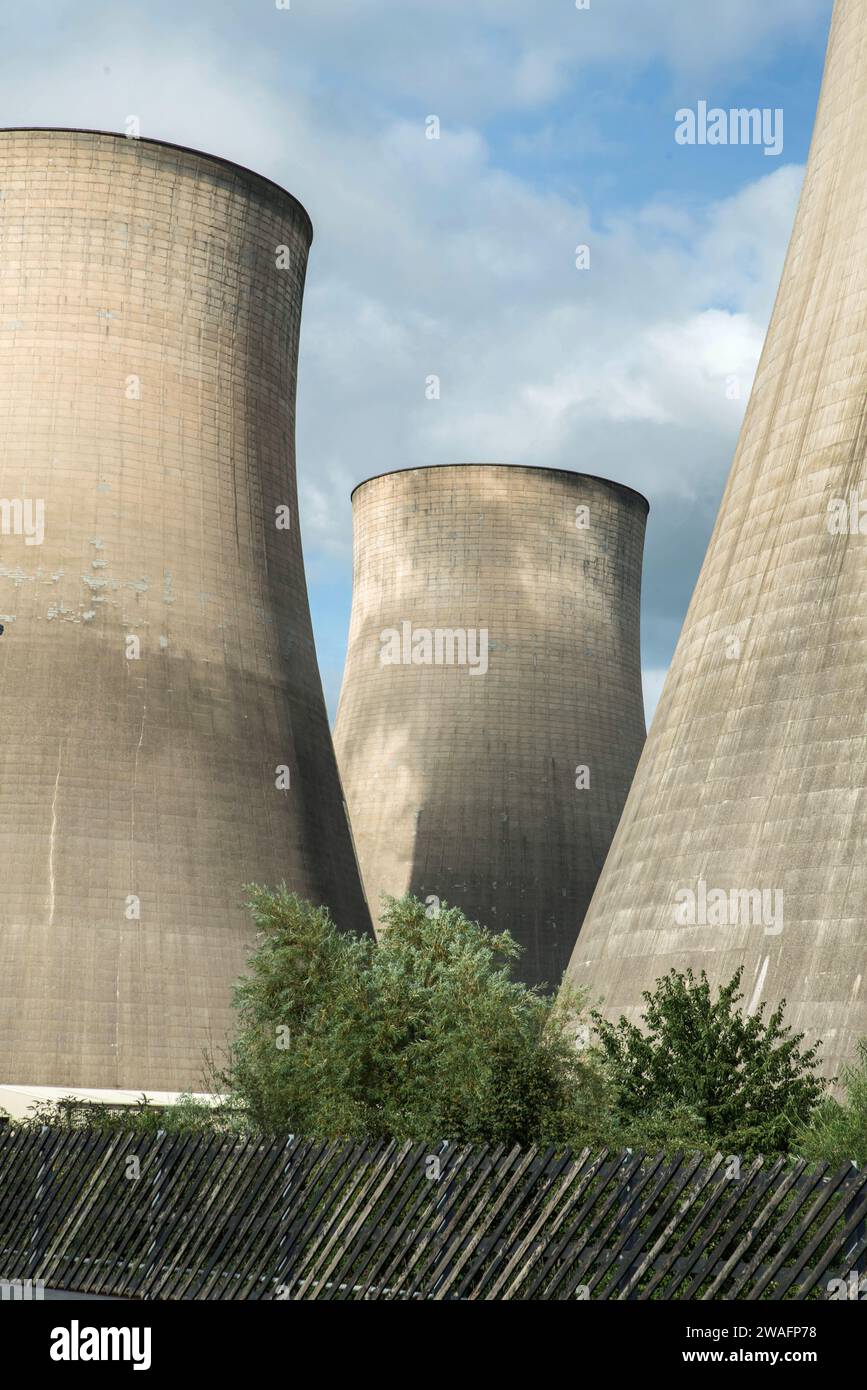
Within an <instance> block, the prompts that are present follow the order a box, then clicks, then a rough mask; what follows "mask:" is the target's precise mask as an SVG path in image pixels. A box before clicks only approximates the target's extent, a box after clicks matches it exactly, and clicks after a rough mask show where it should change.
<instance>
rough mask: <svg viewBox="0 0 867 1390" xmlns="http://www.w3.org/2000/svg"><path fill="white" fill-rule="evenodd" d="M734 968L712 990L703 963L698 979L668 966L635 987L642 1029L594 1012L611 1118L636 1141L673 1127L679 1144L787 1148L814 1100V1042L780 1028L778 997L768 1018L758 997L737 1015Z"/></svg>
mask: <svg viewBox="0 0 867 1390" xmlns="http://www.w3.org/2000/svg"><path fill="white" fill-rule="evenodd" d="M741 975H742V971H741V970H738V971H737V972H736V973H735V974H734V976H733V977H732V979H731V980H730V981H729V982H728V984H727V985H723V986H721V987H720V989H719V990H718V991H717V994H716V997H715V998H714V997H713V994H712V992H711V987H710V983H709V981H708V978H707V976H706V975H705V973H704V971H702V973H701V978H700V980H696V979H695V977H694V975H693V973H692V971H691V970H688V971H687V972H686V974H685V975H683V974H679V973H678V972H677V971H675V970H672V971H671V972H670V974H668V975H664V976H663V977H662V978H661V979H659V980H657V982H656V988H655V990H654V992H653V993H652V994H650V993H647V992H645V994H644V995H643V998H644V1001H645V1009H644V1013H643V1016H642V1017H643V1023H644V1028H643V1029H639V1028H637V1027H636V1026H635V1025H634V1024H632V1023H628V1022H627V1021H626V1019H623V1018H622V1019H621V1020H620V1022H619V1023H616V1024H612V1023H608V1022H606V1020H605V1019H603V1018H602V1017H601V1015H600V1014H598V1013H594V1015H593V1020H594V1023H595V1024H596V1030H597V1035H598V1038H599V1044H600V1047H601V1049H602V1053H603V1057H604V1062H605V1068H606V1071H607V1073H608V1075H609V1077H610V1079H611V1081H612V1083H613V1086H614V1105H615V1109H616V1113H617V1116H618V1119H619V1121H620V1123H621V1124H622V1125H623V1126H624V1127H625V1129H626V1130H627V1131H629V1130H633V1131H634V1133H635V1138H636V1140H637V1142H639V1143H641V1145H642V1147H646V1146H647V1145H646V1137H647V1135H646V1131H647V1130H648V1129H650V1130H651V1131H654V1130H655V1131H658V1134H659V1137H660V1140H661V1139H662V1138H663V1136H664V1135H665V1134H666V1132H667V1131H668V1132H669V1133H670V1134H674V1135H676V1136H677V1137H676V1140H675V1143H676V1146H677V1147H682V1146H686V1147H698V1148H704V1149H707V1148H711V1149H714V1150H716V1149H722V1150H723V1151H724V1152H727V1153H731V1154H754V1153H787V1152H788V1151H789V1149H790V1147H791V1142H792V1137H793V1135H794V1134H795V1133H796V1132H797V1131H798V1130H799V1129H801V1128H802V1127H803V1126H804V1125H805V1124H806V1123H807V1122H808V1120H809V1117H810V1115H811V1113H812V1111H813V1109H814V1108H815V1106H816V1105H817V1104H818V1102H819V1101H820V1100H821V1098H822V1094H823V1091H824V1086H825V1083H824V1082H823V1081H822V1079H821V1078H819V1077H816V1076H814V1075H813V1072H814V1070H815V1068H816V1067H817V1066H818V1065H819V1063H818V1053H819V1048H818V1046H816V1047H812V1048H810V1049H809V1051H807V1052H802V1051H801V1050H800V1047H799V1044H800V1043H801V1041H802V1040H803V1034H802V1033H798V1034H795V1035H794V1036H793V1035H792V1031H791V1029H790V1028H786V1027H784V1026H783V1014H784V1011H785V1000H783V1002H782V1003H781V1004H780V1005H779V1007H778V1008H777V1009H776V1010H775V1011H774V1012H773V1013H772V1014H771V1016H770V1018H768V1019H767V1021H765V1018H764V1011H765V1005H764V1004H763V1005H762V1006H761V1007H760V1008H759V1010H758V1011H757V1012H756V1013H755V1014H753V1015H746V1014H744V1013H743V1011H742V1010H741V1009H739V1008H738V1007H737V1005H738V1003H739V1002H740V1000H741V999H742V998H743V995H742V994H741V993H740V992H739V986H740V982H741ZM669 1142H671V1141H670V1140H669Z"/></svg>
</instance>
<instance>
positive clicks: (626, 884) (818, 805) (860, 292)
mask: <svg viewBox="0 0 867 1390" xmlns="http://www.w3.org/2000/svg"><path fill="white" fill-rule="evenodd" d="M709 157H711V156H709ZM865 246H867V6H865V4H864V3H863V0H838V3H837V7H836V11H835V17H834V24H833V30H832V34H831V41H830V49H829V54H828V64H827V70H826V74H825V82H824V87H823V91H822V98H821V104H820V109H819V115H818V120H817V124H816V130H815V136H814V141H813V146H812V150H811V154H810V160H809V167H808V170H807V176H806V182H805V184H804V189H803V194H802V197H801V203H800V208H799V211H798V216H797V222H796V224H795V229H794V233H793V236H792V242H791V246H790V248H789V253H788V257H787V260H786V264H785V269H784V272H783V278H782V284H781V288H780V292H779V297H778V299H777V303H776V307H775V309H774V314H773V318H772V321H771V326H770V329H769V331H768V337H767V341H766V344H765V349H764V354H763V356H762V361H761V365H760V367H759V372H758V376H757V378H756V382H755V387H754V390H753V394H752V399H751V401H750V404H749V408H748V410H747V414H746V419H745V421H744V426H743V432H742V435H741V439H740V443H739V445H738V449H737V454H736V457H735V460H734V464H733V467H732V471H731V475H730V477H729V480H728V485H727V487H726V490H725V495H724V497H723V501H722V505H721V508H720V513H719V517H718V520H717V524H716V527H715V529H714V533H713V536H712V538H711V542H710V546H709V549H708V553H707V556H706V559H705V562H704V566H703V568H702V571H701V575H700V577H699V580H698V585H697V587H696V591H695V594H694V596H693V599H692V603H691V605H690V608H689V612H688V614H687V617H686V621H685V623H684V628H683V632H682V634H681V637H680V641H679V643H678V646H677V651H676V653H675V656H674V660H673V663H672V666H671V670H670V672H669V675H668V679H667V681H666V684H665V689H664V691H663V694H662V698H661V700H660V703H659V707H658V710H657V713H656V717H655V719H654V721H653V726H652V728H651V731H650V734H649V737H648V741H647V745H646V747H645V750H644V754H643V756H642V759H641V763H640V766H639V769H638V772H637V774H636V778H635V782H634V785H633V787H632V791H631V793H630V796H629V800H628V802H627V805H626V809H625V811H624V815H623V820H622V821H621V824H620V827H619V829H618V832H617V835H616V837H615V840H614V843H613V845H612V848H611V853H610V855H609V857H608V861H607V863H606V866H605V870H604V872H603V874H602V877H601V879H600V881H599V886H598V888H597V890H596V894H595V897H594V899H593V904H592V906H591V908H590V911H589V913H588V915H587V918H586V920H585V923H584V927H583V929H582V931H581V935H580V937H579V939H578V943H577V946H576V948H575V953H574V955H573V957H572V962H571V966H570V976H571V978H572V979H573V980H575V981H580V982H582V983H589V984H590V985H591V986H592V987H593V988H594V990H596V991H601V992H602V993H603V994H604V995H605V998H606V1002H607V1009H608V1012H609V1013H610V1014H611V1015H617V1014H619V1013H620V1012H626V1013H627V1014H629V1015H630V1016H632V1017H635V1016H637V1014H638V1013H639V1010H640V1006H641V991H642V990H644V989H647V988H650V987H651V986H652V984H653V981H654V980H655V978H656V977H657V976H659V975H661V974H663V973H664V972H666V971H668V970H669V969H670V968H671V967H673V966H674V967H677V968H683V967H684V966H686V965H691V966H692V967H693V968H694V969H696V970H698V969H699V968H701V967H704V968H706V969H707V971H708V974H709V975H710V977H711V978H712V979H713V980H715V981H722V980H725V979H728V978H730V977H731V975H732V974H733V972H734V970H735V968H736V967H737V966H738V965H740V964H744V965H745V967H746V974H745V990H746V996H747V1002H748V1004H749V1005H750V1006H751V1007H752V1008H757V1007H758V1004H759V1002H760V1001H767V1002H768V1003H769V1004H770V1005H771V1006H774V1005H776V1004H777V1003H778V1002H779V1001H780V999H781V998H782V997H783V996H785V997H786V998H787V1000H788V1002H789V1009H788V1012H787V1016H788V1018H789V1019H791V1021H792V1022H793V1023H794V1024H795V1025H796V1027H797V1028H798V1029H799V1030H800V1029H806V1031H807V1033H808V1035H809V1038H810V1039H811V1040H815V1039H816V1038H817V1037H821V1038H824V1039H825V1041H826V1048H825V1056H826V1067H827V1070H828V1071H830V1072H836V1071H837V1069H838V1067H839V1064H840V1062H841V1061H842V1060H843V1059H845V1058H847V1057H851V1056H852V1054H853V1049H854V1044H855V1040H856V1038H857V1037H858V1036H859V1035H860V1036H863V1035H865V1034H867V981H865V975H867V853H865V847H867V695H865V673H867V534H858V533H857V532H856V533H855V534H852V533H850V534H840V535H833V534H831V533H830V531H829V525H828V522H829V512H828V508H829V504H833V501H834V499H835V498H839V499H847V501H848V499H850V497H851V495H852V493H853V492H854V493H855V494H856V495H857V496H858V497H860V498H863V499H864V501H865V503H867V457H865V455H867V417H865V410H864V405H865V400H867V256H865ZM863 526H864V531H867V505H865V507H864V510H863ZM738 644H739V646H738ZM700 881H703V883H704V885H705V889H704V892H705V894H707V893H708V892H709V891H710V890H711V889H719V890H722V892H723V893H725V894H727V895H730V893H731V890H733V889H734V890H743V891H747V890H766V891H768V892H770V893H771V894H774V893H777V892H779V893H781V894H782V904H781V907H782V919H783V924H782V929H781V930H779V931H778V930H777V924H776V922H775V920H774V918H775V914H774V912H773V906H774V903H775V899H774V898H773V897H772V898H771V899H770V900H769V901H770V904H771V908H772V910H771V912H770V913H767V914H764V913H762V914H760V913H758V912H757V911H756V910H755V908H750V909H748V910H741V908H740V903H739V902H738V904H737V920H735V921H734V923H732V921H731V918H732V916H733V915H735V914H733V913H732V912H731V899H730V898H729V908H728V911H727V913H726V914H725V917H723V914H722V913H721V912H720V911H719V908H720V907H721V901H720V900H719V899H718V900H717V909H716V910H714V909H709V910H708V912H707V913H706V916H707V917H708V918H709V919H710V920H708V922H707V923H706V924H704V925H702V924H696V925H695V926H692V925H687V924H679V923H678V922H677V920H676V918H675V908H676V906H677V905H678V898H677V895H678V893H679V892H680V891H681V890H689V891H691V892H692V893H694V894H695V895H696V897H698V894H699V892H700V891H701V890H700ZM679 902H680V905H681V909H682V912H683V911H684V910H685V909H688V907H689V903H688V900H686V899H685V898H684V897H681V899H680V900H679ZM726 917H727V919H728V924H726V920H725V918H726ZM757 918H758V920H757ZM721 919H722V920H721ZM578 920H579V918H578V913H577V912H576V917H575V923H576V926H577V923H578Z"/></svg>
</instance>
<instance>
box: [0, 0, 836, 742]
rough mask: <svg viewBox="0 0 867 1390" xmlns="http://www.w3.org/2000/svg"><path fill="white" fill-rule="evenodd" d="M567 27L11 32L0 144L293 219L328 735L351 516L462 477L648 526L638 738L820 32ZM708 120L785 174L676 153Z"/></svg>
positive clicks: (225, 24) (741, 4)
mask: <svg viewBox="0 0 867 1390" xmlns="http://www.w3.org/2000/svg"><path fill="white" fill-rule="evenodd" d="M579 4H580V5H581V6H582V7H581V8H579V7H578V4H576V0H207V3H205V0H184V3H183V4H178V3H177V0H171V3H167V0H148V4H147V5H146V6H145V5H142V4H140V3H129V2H128V0H110V3H100V0H94V2H93V3H86V4H81V3H80V0H74V3H73V2H72V0H70V2H69V3H67V0H28V3H27V4H26V5H23V6H18V7H13V6H12V5H11V4H9V3H8V0H7V4H6V5H5V6H4V7H3V10H2V12H0V126H19V125H40V126H45V125H49V126H50V125H57V126H80V127H86V128H95V129H103V130H113V131H121V132H123V131H125V129H126V128H127V126H126V123H127V121H128V119H129V118H130V117H131V116H136V117H137V118H138V120H139V124H140V131H141V135H142V136H143V137H153V138H155V139H162V140H170V141H173V142H175V143H177V144H182V145H190V146H193V147H195V148H198V149H203V150H206V151H208V152H209V153H212V154H216V155H221V156H224V157H226V158H228V159H233V160H236V161H237V162H239V163H241V164H245V165H247V166H249V167H250V168H253V169H256V170H258V171H259V172H260V173H262V174H265V175H267V176H268V177H270V178H272V179H274V180H276V181H277V182H278V183H280V184H282V185H283V186H284V187H285V188H287V189H289V191H290V192H292V193H293V194H295V196H296V197H298V198H300V200H301V202H302V203H303V204H304V205H305V207H306V208H307V210H308V212H309V213H310V215H311V217H312V220H313V224H314V229H315V240H314V244H313V248H312V252H311V258H310V265H309V270H308V280H307V290H306V295H305V303H304V313H303V319H302V331H301V359H300V368H299V383H298V390H299V396H298V435H297V445H298V476H299V490H300V497H299V505H300V514H301V529H302V536H303V543H304V553H305V561H306V566H307V573H308V584H309V589H310V600H311V608H312V612H313V621H314V628H315V633H316V641H317V649H318V653H319V662H320V668H321V671H322V677H323V683H324V686H325V692H326V698H327V700H328V705H329V710H330V712H331V714H332V716H333V714H334V711H335V709H336V703H337V697H338V694H339V689H340V680H341V675H342V670H343V660H344V652H345V646H346V635H347V629H348V623H349V608H350V602H351V584H352V565H351V553H352V519H351V506H350V501H349V494H350V491H351V489H352V488H353V487H354V486H355V484H356V483H358V482H360V481H362V479H364V478H367V477H369V476H371V475H372V474H376V473H382V472H386V471H388V470H390V469H393V468H405V467H412V466H420V465H425V464H435V463H450V462H471V461H473V460H479V461H489V462H490V461H497V462H502V463H517V464H530V465H537V466H542V467H553V468H568V469H574V470H576V471H579V472H580V471H584V472H588V473H594V474H598V475H601V476H603V477H608V478H612V479H615V480H616V481H619V482H622V483H627V484H629V485H630V486H632V487H634V488H637V489H638V490H639V491H640V492H642V493H644V495H645V496H646V497H647V498H648V499H649V501H650V508H651V510H650V519H649V524H648V532H647V546H646V554H645V569H644V584H643V601H642V666H643V674H644V685H645V702H646V707H647V714H648V718H650V716H651V715H652V712H653V709H654V707H655V704H656V700H657V698H658V695H659V691H660V689H661V686H662V681H663V679H664V675H665V671H666V669H667V667H668V664H669V661H670V659H671V655H672V652H673V650H674V645H675V643H676V640H677V636H678V633H679V630H680V626H681V623H682V621H683V617H684V615H685V613H686V608H687V605H688V603H689V599H690V595H691V593H692V589H693V587H694V584H695V580H696V577H697V575H698V571H699V568H700V565H701V561H702V558H703V555H704V551H705V548H706V546H707V541H708V539H709V536H710V532H711V528H712V526H713V521H714V518H715V515H716V509H717V506H718V503H719V499H720V497H721V495H722V490H723V486H724V484H725V479H726V476H727V474H728V469H729V466H730V464H731V460H732V456H733V453H734V448H735V444H736V442H737V436H738V431H739V427H740V423H741V419H742V417H743V412H744V409H745V406H746V403H747V399H748V397H749V391H750V386H751V383H752V379H753V375H754V373H755V369H756V366H757V364H758V359H759V354H760V352H761V347H762V342H763V339H764V334H765V331H766V329H767V324H768V319H769V317H770V312H771V308H772V306H773V300H774V295H775V293H776V288H777V283H778V280H779V275H780V271H781V269H782V263H783V257H784V255H785V250H786V245H787V243H788V238H789V235H790V232H791V227H792V223H793V220H794V215H795V208H796V204H797V198H798V194H799V190H800V185H801V180H802V177H803V171H804V163H805V160H806V156H807V151H808V148H809V140H810V134H811V130H812V124H813V118H814V115H815V109H816V102H817V97H818V92H819V84H820V81H821V74H822V62H823V58H824V49H825V42H826V38H827V30H828V24H829V20H830V14H831V8H832V4H831V0H760V3H759V0H589V3H586V0H579ZM702 101H704V102H707V104H708V107H709V108H711V109H713V108H722V109H723V110H729V109H730V108H732V107H748V108H759V109H760V110H765V109H768V110H769V111H770V112H775V111H777V110H778V109H779V110H781V111H782V112H783V132H784V138H783V148H782V150H781V152H780V153H779V154H770V155H769V154H767V153H766V152H765V148H764V147H763V145H761V144H751V145H735V144H727V145H720V144H694V145H690V144H682V143H679V142H678V140H677V139H676V138H675V137H676V131H677V128H678V120H677V113H678V112H679V111H682V110H684V109H692V110H694V111H697V110H698V104H699V103H700V102H702ZM432 117H436V120H437V122H438V125H439V130H438V133H439V138H438V139H431V138H428V136H429V133H431V132H433V130H434V129H435V127H434V125H433V123H432V121H431V118H432ZM579 246H587V247H589V248H590V254H589V262H590V263H589V268H585V269H578V268H577V266H576V259H578V258H577V256H576V248H577V247H579ZM434 375H435V376H437V377H439V379H440V396H439V399H438V400H430V399H428V398H427V396H428V393H427V392H426V382H427V380H428V378H429V377H431V376H434Z"/></svg>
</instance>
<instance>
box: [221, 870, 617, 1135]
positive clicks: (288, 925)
mask: <svg viewBox="0 0 867 1390" xmlns="http://www.w3.org/2000/svg"><path fill="white" fill-rule="evenodd" d="M250 898H251V908H252V911H253V914H254V917H255V920H256V923H257V925H258V928H259V933H260V935H259V943H258V946H257V948H256V950H255V952H254V954H253V956H252V957H251V959H250V962H249V964H250V973H249V975H248V976H247V977H246V978H245V979H244V980H242V982H241V983H240V985H239V986H238V988H237V990H236V998H235V1003H236V1008H237V1011H238V1020H239V1031H238V1035H237V1038H236V1040H235V1042H234V1044H233V1045H232V1048H231V1052H230V1062H229V1066H228V1068H227V1070H226V1072H225V1077H224V1081H225V1085H226V1087H227V1088H228V1089H229V1090H230V1091H231V1092H233V1093H234V1094H235V1095H237V1096H238V1097H240V1098H241V1100H242V1101H243V1103H244V1105H245V1106H246V1107H247V1110H248V1113H249V1115H250V1118H251V1122H252V1123H253V1124H254V1125H255V1126H256V1127H258V1128H261V1129H263V1130H265V1131H266V1132H280V1131H285V1130H287V1129H288V1130H290V1131H296V1132H301V1133H303V1134H308V1135H321V1136H360V1135H391V1136H394V1137H395V1138H397V1139H401V1140H403V1139H416V1140H430V1141H435V1140H440V1139H449V1140H451V1141H452V1142H459V1143H482V1142H487V1143H492V1144H495V1143H503V1144H532V1143H537V1144H567V1143H575V1142H584V1141H585V1139H586V1141H587V1142H594V1141H597V1140H599V1139H600V1137H601V1134H602V1126H603V1125H604V1116H605V1106H604V1089H605V1088H604V1083H603V1080H602V1078H601V1076H600V1074H599V1069H598V1066H597V1065H595V1063H594V1060H593V1058H592V1056H590V1055H589V1054H588V1055H586V1056H585V1055H583V1054H582V1053H580V1052H579V1051H578V1050H576V1048H575V1045H574V1041H573V1037H572V1030H573V1029H574V1027H575V1022H576V1017H577V1016H578V1015H579V1014H580V1006H581V1001H580V999H578V998H574V999H570V1000H567V1001H565V1002H562V1001H561V1002H560V1003H557V1002H555V1001H553V1000H551V999H548V998H546V997H545V996H543V995H541V994H540V993H538V992H537V991H536V990H533V989H529V988H527V986H525V985H523V984H520V983H518V982H516V981H515V980H513V979H512V978H511V968H512V965H513V962H514V961H515V959H516V958H517V956H518V953H519V947H518V946H517V945H516V943H515V942H514V941H513V939H512V938H511V937H510V936H509V935H508V933H502V934H500V935H495V934H494V933H492V932H490V931H488V930H486V929H485V928H484V927H482V926H480V925H479V924H478V923H476V922H470V921H468V919H467V918H466V917H465V916H464V915H463V913H462V912H460V911H459V910H458V909H457V908H448V907H445V906H444V907H443V908H442V909H440V910H439V911H437V912H436V913H435V914H433V913H430V912H429V911H428V910H426V909H425V907H424V905H423V904H422V903H420V902H419V901H418V900H417V899H414V898H411V897H405V898H402V899H400V900H395V899H387V900H386V908H385V913H384V917H383V924H384V927H385V932H384V935H383V938H382V940H381V942H380V943H379V944H378V945H377V943H376V942H374V941H373V940H372V939H369V938H365V937H356V936H354V935H352V934H351V933H340V932H338V931H337V929H336V927H335V925H334V923H333V922H332V921H331V918H330V917H329V915H328V913H327V911H326V910H325V909H324V908H315V907H311V905H310V904H309V903H306V902H304V901H302V900H301V899H299V898H297V897H296V896H294V895H293V894H290V893H288V892H287V891H286V890H285V888H281V889H279V890H278V891H276V892H272V891H270V890H268V889H265V888H258V887H254V888H252V889H250Z"/></svg>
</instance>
